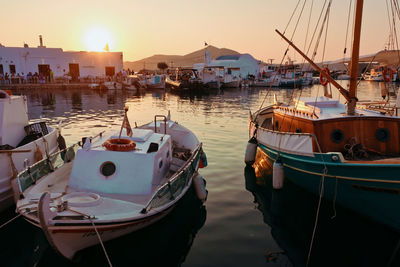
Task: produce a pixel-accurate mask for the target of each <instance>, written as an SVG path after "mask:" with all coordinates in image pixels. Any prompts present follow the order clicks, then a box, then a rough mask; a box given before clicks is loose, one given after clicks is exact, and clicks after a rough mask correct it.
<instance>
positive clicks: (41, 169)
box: [17, 143, 80, 194]
mask: <svg viewBox="0 0 400 267" xmlns="http://www.w3.org/2000/svg"><path fill="white" fill-rule="evenodd" d="M79 147H80V146H79V144H78V143H77V144H74V145H72V146H70V147H68V148H66V149H63V150H61V151H59V152H57V153H54V154H52V155H50V156H49V157H48V158H45V159H42V160H41V161H38V162H36V163H35V164H33V165H31V166H29V167H27V168H26V169H25V170H24V171H22V172H20V173H19V174H18V176H17V183H18V189H19V191H20V192H19V194H21V193H23V192H24V191H25V190H26V189H28V188H29V187H30V186H32V185H33V184H35V183H36V182H37V181H38V180H39V179H40V178H42V177H43V176H45V175H47V174H49V173H52V172H54V171H55V170H57V169H58V168H60V167H61V166H63V165H64V164H65V163H68V162H71V161H72V160H73V159H74V158H75V154H76V151H77V150H78V148H79Z"/></svg>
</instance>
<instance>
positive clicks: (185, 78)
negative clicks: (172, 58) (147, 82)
mask: <svg viewBox="0 0 400 267" xmlns="http://www.w3.org/2000/svg"><path fill="white" fill-rule="evenodd" d="M165 83H166V85H167V86H168V87H169V88H170V89H171V91H173V92H178V93H183V92H198V93H204V92H207V91H208V90H207V88H204V86H203V83H202V82H201V80H200V78H199V77H198V75H197V71H196V70H195V69H190V68H177V69H176V71H175V74H174V75H170V76H167V77H166V78H165Z"/></svg>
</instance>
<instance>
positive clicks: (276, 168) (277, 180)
mask: <svg viewBox="0 0 400 267" xmlns="http://www.w3.org/2000/svg"><path fill="white" fill-rule="evenodd" d="M283 181H284V174H283V164H282V160H281V159H280V158H279V157H278V158H277V159H276V161H275V162H274V165H273V167H272V188H274V189H282V187H283Z"/></svg>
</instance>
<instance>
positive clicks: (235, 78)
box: [222, 67, 241, 88]
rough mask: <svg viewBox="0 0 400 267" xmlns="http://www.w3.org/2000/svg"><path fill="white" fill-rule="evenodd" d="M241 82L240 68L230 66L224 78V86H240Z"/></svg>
mask: <svg viewBox="0 0 400 267" xmlns="http://www.w3.org/2000/svg"><path fill="white" fill-rule="evenodd" d="M240 83H241V78H240V68H239V67H237V68H234V67H228V68H227V69H226V72H225V73H224V76H223V79H222V87H224V88H239V87H240Z"/></svg>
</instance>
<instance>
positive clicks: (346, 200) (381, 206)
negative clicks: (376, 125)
mask: <svg viewBox="0 0 400 267" xmlns="http://www.w3.org/2000/svg"><path fill="white" fill-rule="evenodd" d="M258 148H259V149H258V151H257V156H256V162H255V165H254V166H255V168H256V171H257V172H258V174H259V175H272V165H273V163H274V162H275V160H276V159H277V157H278V155H279V157H280V158H281V160H282V162H283V166H284V175H285V178H287V179H289V180H291V181H292V182H293V183H295V184H297V185H299V186H300V187H302V188H303V189H305V190H307V191H309V192H311V193H314V194H315V195H320V194H321V193H322V194H323V197H324V198H325V199H328V200H330V201H335V202H336V203H338V204H340V205H341V206H343V207H345V208H349V209H351V210H353V211H355V212H357V213H359V214H362V215H364V216H367V217H369V218H371V219H373V220H374V221H377V222H379V223H382V224H384V225H387V226H389V227H390V228H393V229H395V230H396V231H398V232H400V213H399V212H398V207H399V206H400V198H399V194H400V183H399V181H398V180H396V177H398V176H399V174H400V166H396V165H395V164H361V163H358V164H352V163H342V162H340V159H339V162H332V158H334V159H336V157H338V155H337V154H335V153H326V154H314V157H312V156H303V155H295V154H290V153H284V152H278V151H277V150H275V149H272V148H270V147H268V146H265V145H263V144H259V147H258ZM335 156H336V157H335ZM325 167H326V169H325ZM324 170H327V171H325V175H324ZM321 185H323V187H321Z"/></svg>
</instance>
